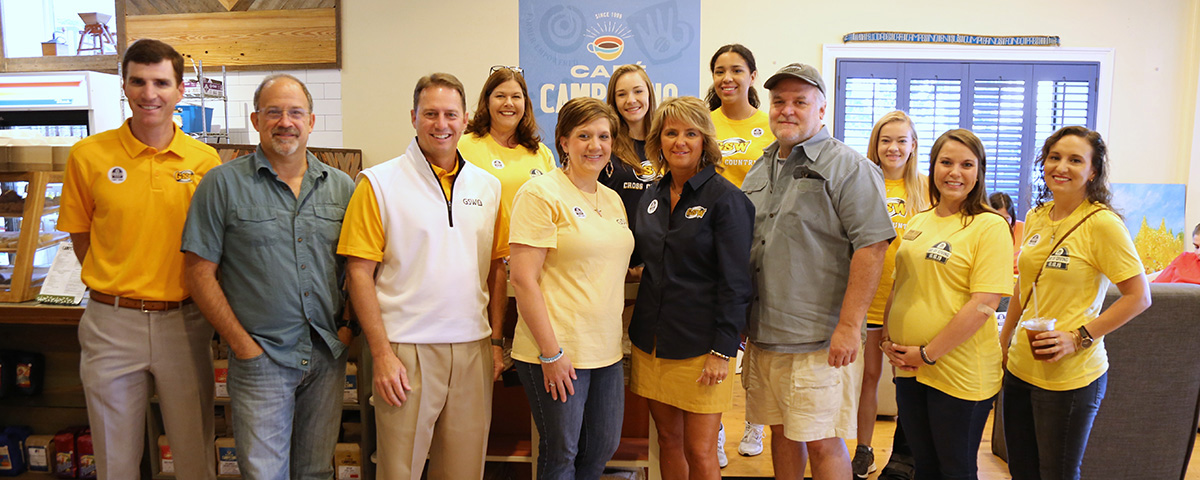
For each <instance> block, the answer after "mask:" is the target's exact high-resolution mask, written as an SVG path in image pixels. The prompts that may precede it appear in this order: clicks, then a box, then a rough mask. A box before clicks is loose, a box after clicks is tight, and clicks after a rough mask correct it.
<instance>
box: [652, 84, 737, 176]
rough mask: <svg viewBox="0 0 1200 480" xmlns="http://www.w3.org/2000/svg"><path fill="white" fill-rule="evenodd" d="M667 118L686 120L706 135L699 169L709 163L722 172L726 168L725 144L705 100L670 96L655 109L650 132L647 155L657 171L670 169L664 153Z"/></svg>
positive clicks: (685, 122) (685, 121) (687, 123)
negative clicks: (719, 142) (723, 149)
mask: <svg viewBox="0 0 1200 480" xmlns="http://www.w3.org/2000/svg"><path fill="white" fill-rule="evenodd" d="M667 120H676V121H679V122H683V123H684V124H686V125H688V126H689V127H692V128H695V129H697V130H700V133H701V134H703V135H704V146H703V148H701V153H700V164H699V165H697V167H696V169H697V170H703V169H704V168H705V167H708V166H709V165H716V166H717V171H718V172H720V171H722V170H724V169H725V165H724V164H723V163H722V162H721V146H720V145H718V144H717V128H716V127H714V126H713V123H712V116H711V115H710V114H709V112H708V108H707V106H706V105H705V104H704V101H702V100H700V99H699V98H696V97H675V98H670V99H667V100H666V101H665V102H663V104H662V105H660V106H659V107H658V111H656V112H654V121H653V122H652V123H651V124H650V133H649V134H647V135H646V158H647V159H649V160H650V163H651V164H653V165H654V170H655V171H658V172H665V171H666V169H667V162H666V160H665V159H664V158H663V155H662V130H663V127H664V126H665V124H666V123H667Z"/></svg>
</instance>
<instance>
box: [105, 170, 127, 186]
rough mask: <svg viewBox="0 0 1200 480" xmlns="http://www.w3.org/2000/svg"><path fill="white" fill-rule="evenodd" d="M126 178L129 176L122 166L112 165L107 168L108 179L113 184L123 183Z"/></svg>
mask: <svg viewBox="0 0 1200 480" xmlns="http://www.w3.org/2000/svg"><path fill="white" fill-rule="evenodd" d="M127 178H129V174H128V173H126V172H125V169H124V168H121V167H112V168H110V169H108V181H110V182H112V183H114V184H117V185H120V184H122V183H125V179H127Z"/></svg>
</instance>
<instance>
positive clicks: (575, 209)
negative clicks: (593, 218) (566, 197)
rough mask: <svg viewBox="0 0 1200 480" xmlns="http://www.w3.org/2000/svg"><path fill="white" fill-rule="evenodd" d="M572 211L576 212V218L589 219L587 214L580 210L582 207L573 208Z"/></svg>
mask: <svg viewBox="0 0 1200 480" xmlns="http://www.w3.org/2000/svg"><path fill="white" fill-rule="evenodd" d="M571 211H572V212H575V216H576V217H579V218H587V214H586V213H583V209H582V208H580V207H572V208H571Z"/></svg>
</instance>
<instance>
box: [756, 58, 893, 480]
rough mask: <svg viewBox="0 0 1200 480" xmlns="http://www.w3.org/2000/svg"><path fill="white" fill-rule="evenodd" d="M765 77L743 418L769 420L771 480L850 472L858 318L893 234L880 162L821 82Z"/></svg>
mask: <svg viewBox="0 0 1200 480" xmlns="http://www.w3.org/2000/svg"><path fill="white" fill-rule="evenodd" d="M765 86H766V87H767V90H768V91H769V95H768V98H769V100H770V105H771V109H770V113H769V118H770V126H771V132H772V133H774V134H775V138H776V140H775V143H772V144H771V145H769V146H767V148H765V149H763V156H762V158H760V159H759V161H757V162H755V163H754V166H753V167H751V169H750V171H749V172H748V173H747V174H746V180H745V182H743V183H742V190H743V191H745V192H746V195H747V196H749V197H750V200H751V201H752V202H753V203H754V207H755V210H756V212H757V213H756V218H755V222H754V242H753V244H752V247H751V254H750V259H751V263H752V264H753V268H754V275H755V277H756V278H755V280H756V281H755V284H756V285H757V288H758V290H757V291H756V292H755V297H754V299H753V301H752V302H751V306H750V321H749V332H750V333H749V340H750V341H749V344H748V345H747V347H746V358H745V364H744V365H745V366H744V370H743V375H744V376H743V379H742V382H743V384H744V385H745V387H746V420H747V421H749V422H751V423H761V424H766V425H770V426H771V453H772V456H773V460H772V461H773V463H774V467H775V476H776V478H804V465H805V463H806V461H807V459H808V456H809V455H811V458H812V471H813V478H814V479H817V480H821V479H837V480H843V479H846V478H850V477H851V468H850V456H849V452H848V451H847V450H846V445H845V443H843V442H842V440H841V439H842V438H850V437H852V436H854V435H856V431H855V429H856V425H855V424H856V416H857V411H858V398H859V388H860V385H861V384H862V371H863V362H862V360H861V358H860V357H861V355H859V348H860V347H862V342H863V320H864V318H865V317H866V313H867V307H868V306H869V305H870V303H871V299H872V297H873V296H874V294H875V289H876V287H877V286H878V284H879V276H880V274H881V266H882V265H883V257H884V252H885V251H886V250H887V246H888V243H889V242H890V241H891V240H892V239H893V238H894V237H895V236H896V234H895V230H894V229H893V228H892V222H891V220H890V218H889V217H888V213H887V211H886V209H885V208H884V203H883V199H884V188H883V173H882V171H881V170H880V169H879V167H877V166H875V164H873V163H871V162H870V161H869V160H867V159H866V158H865V157H863V156H862V155H860V154H859V153H858V152H855V151H854V150H853V149H851V148H850V147H848V146H846V145H845V144H843V143H842V142H839V141H838V140H836V139H834V138H832V137H831V136H830V135H829V130H828V129H826V128H825V126H824V124H823V123H822V121H823V119H824V116H825V94H826V90H825V81H824V80H822V78H821V75H820V73H819V72H817V69H815V68H813V67H812V66H809V65H804V64H800V63H793V64H791V65H787V66H785V67H783V68H781V69H779V71H778V72H776V73H775V74H774V75H772V76H771V78H768V79H767V81H766V84H765Z"/></svg>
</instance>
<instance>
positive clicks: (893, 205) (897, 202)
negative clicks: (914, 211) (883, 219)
mask: <svg viewBox="0 0 1200 480" xmlns="http://www.w3.org/2000/svg"><path fill="white" fill-rule="evenodd" d="M884 205H885V206H886V207H887V212H888V216H889V217H891V218H896V217H902V216H904V212H905V211H907V209H906V208H904V199H903V198H900V197H888V198H887V199H885V200H884Z"/></svg>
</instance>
